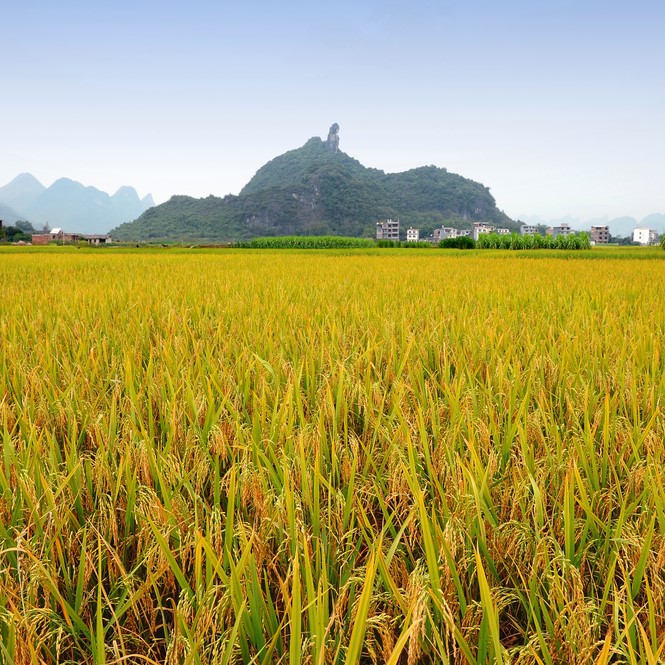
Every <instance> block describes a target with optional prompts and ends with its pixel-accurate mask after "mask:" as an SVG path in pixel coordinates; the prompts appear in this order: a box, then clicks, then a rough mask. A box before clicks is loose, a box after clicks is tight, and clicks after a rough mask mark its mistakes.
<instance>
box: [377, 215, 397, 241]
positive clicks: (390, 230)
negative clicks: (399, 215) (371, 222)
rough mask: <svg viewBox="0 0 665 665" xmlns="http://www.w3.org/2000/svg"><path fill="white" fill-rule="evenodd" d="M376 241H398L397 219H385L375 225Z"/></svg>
mask: <svg viewBox="0 0 665 665" xmlns="http://www.w3.org/2000/svg"><path fill="white" fill-rule="evenodd" d="M376 239H377V240H399V219H398V220H397V221H396V222H394V221H393V220H392V219H385V220H383V221H381V222H377V223H376Z"/></svg>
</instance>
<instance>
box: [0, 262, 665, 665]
mask: <svg viewBox="0 0 665 665" xmlns="http://www.w3.org/2000/svg"><path fill="white" fill-rule="evenodd" d="M0 284H2V293H3V299H2V302H1V303H0V349H1V353H0V447H1V449H0V661H3V662H7V663H16V664H24V663H41V662H46V663H66V662H76V663H82V662H85V663H124V662H134V663H150V662H158V663H162V662H168V663H192V664H194V663H201V664H203V663H238V662H244V663H250V662H253V663H280V662H281V663H287V662H294V663H297V662H302V663H316V664H324V663H359V662H363V663H365V662H374V663H386V662H387V663H393V664H397V663H408V664H409V665H413V664H415V663H431V662H436V663H466V662H469V663H487V662H503V663H534V664H535V663H539V664H540V663H547V664H554V663H609V662H613V663H657V662H659V660H661V661H662V659H663V656H664V652H665V647H664V644H665V611H664V609H663V608H664V607H665V584H664V581H663V576H662V569H663V563H664V562H665V538H664V534H665V490H664V489H663V487H664V485H663V478H664V476H665V471H664V470H663V465H662V461H663V457H664V454H665V449H664V448H665V422H664V419H663V399H664V398H665V367H664V364H665V354H664V353H663V349H664V348H665V344H664V342H665V309H663V307H662V303H663V301H664V297H665V263H663V262H662V261H658V260H641V261H625V260H623V261H621V260H614V259H611V258H608V259H607V260H604V261H588V260H584V259H579V260H577V261H575V262H569V261H565V260H557V259H553V258H549V257H548V258H542V259H533V260H530V261H524V260H521V259H519V258H510V257H505V256H504V257H502V258H495V257H494V256H493V255H492V253H490V252H487V253H484V254H483V255H482V256H479V255H478V254H469V255H468V256H465V257H464V258H460V257H458V256H447V255H446V254H444V253H441V254H438V253H437V254H432V253H431V252H423V253H422V254H420V253H418V252H414V253H411V252H408V253H401V254H381V253H377V254H374V255H371V254H366V255H348V254H344V255H342V254H335V253H320V252H319V253H316V254H314V253H312V254H311V255H310V254H306V253H299V254H298V255H289V254H280V253H275V254H271V255H270V256H269V257H268V256H267V255H266V254H263V253H250V252H241V251H237V252H235V251H225V252H218V253H216V252H206V253H191V254H190V255H185V254H184V253H171V252H169V253H158V252H149V253H148V252H146V253H142V252H134V253H131V252H128V253H124V252H118V253H115V254H111V253H107V254H103V253H99V252H95V253H92V252H90V253H84V252H79V253H76V252H67V251H64V250H63V251H61V252H44V253H38V252H35V253H30V254H22V253H21V252H20V251H15V252H6V253H3V254H2V257H1V259H0Z"/></svg>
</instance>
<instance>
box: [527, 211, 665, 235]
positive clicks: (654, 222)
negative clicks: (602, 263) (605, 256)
mask: <svg viewBox="0 0 665 665" xmlns="http://www.w3.org/2000/svg"><path fill="white" fill-rule="evenodd" d="M520 220H521V221H523V222H525V223H526V224H544V225H545V226H560V225H561V224H562V223H566V224H570V226H571V228H573V229H576V230H578V231H588V230H589V229H590V228H591V227H592V226H602V225H605V224H607V225H608V226H609V227H610V233H611V234H612V235H613V236H623V237H629V236H632V235H633V229H634V228H635V227H637V226H646V227H647V228H649V229H653V230H654V231H657V232H658V233H665V214H663V213H658V212H656V213H653V214H651V215H647V216H646V217H644V218H642V219H640V220H638V219H637V218H635V217H628V216H625V217H616V218H614V219H610V218H609V217H599V218H596V219H586V220H582V219H580V218H579V217H573V216H571V215H566V216H565V217H559V218H557V219H543V218H541V217H538V216H535V215H524V216H521V217H520Z"/></svg>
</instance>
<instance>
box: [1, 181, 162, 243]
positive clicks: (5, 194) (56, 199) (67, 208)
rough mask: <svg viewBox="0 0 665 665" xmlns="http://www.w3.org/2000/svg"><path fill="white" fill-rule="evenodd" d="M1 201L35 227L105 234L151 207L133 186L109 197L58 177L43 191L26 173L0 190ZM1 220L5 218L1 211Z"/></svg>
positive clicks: (149, 200)
mask: <svg viewBox="0 0 665 665" xmlns="http://www.w3.org/2000/svg"><path fill="white" fill-rule="evenodd" d="M0 202H1V204H5V205H7V206H10V207H11V208H13V209H14V215H15V216H16V218H17V219H27V220H29V221H30V222H32V223H33V224H34V226H35V227H37V228H38V227H41V226H43V225H44V224H49V225H50V226H51V227H52V228H54V227H58V226H59V227H62V228H63V229H65V230H66V231H69V232H76V233H102V232H106V231H108V230H109V229H110V228H112V227H114V226H117V225H118V224H122V223H123V222H127V221H129V220H131V219H135V218H136V217H137V216H139V215H140V214H141V213H143V212H144V211H145V210H146V209H147V208H148V207H150V206H152V205H154V201H153V200H152V196H151V195H150V194H148V196H146V197H145V198H144V199H143V200H141V199H140V198H139V196H138V194H137V193H136V190H135V189H134V188H133V187H121V188H120V189H119V190H118V191H117V192H116V193H115V194H114V195H113V196H109V195H108V194H107V193H106V192H102V191H100V190H99V189H96V188H95V187H86V186H84V185H82V184H81V183H80V182H76V181H74V180H70V179H69V178H60V179H59V180H56V181H55V182H54V183H53V184H52V185H51V186H50V187H48V188H46V187H44V185H42V184H41V183H40V182H39V181H38V180H37V179H36V178H35V177H34V176H32V175H30V174H29V173H22V174H21V175H19V176H17V177H16V178H14V180H12V181H11V182H10V183H9V184H7V185H5V186H4V187H0ZM0 218H2V219H4V218H3V217H2V216H1V211H0ZM9 219H10V215H7V221H9Z"/></svg>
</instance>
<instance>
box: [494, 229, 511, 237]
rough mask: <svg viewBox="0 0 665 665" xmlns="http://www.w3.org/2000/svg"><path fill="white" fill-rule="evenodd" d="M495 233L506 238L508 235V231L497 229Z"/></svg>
mask: <svg viewBox="0 0 665 665" xmlns="http://www.w3.org/2000/svg"><path fill="white" fill-rule="evenodd" d="M496 232H497V233H498V234H499V235H500V236H507V235H509V234H510V229H497V230H496Z"/></svg>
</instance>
